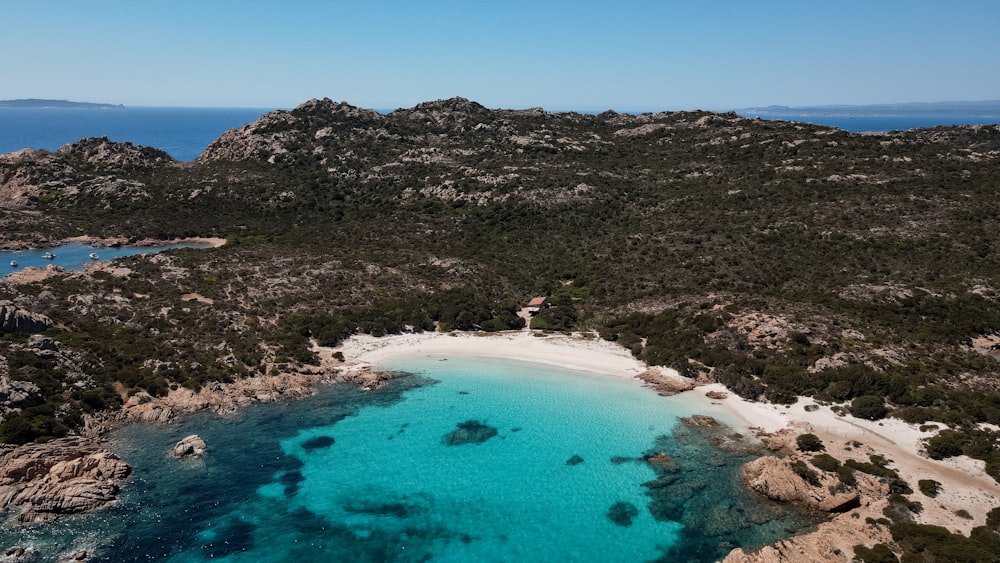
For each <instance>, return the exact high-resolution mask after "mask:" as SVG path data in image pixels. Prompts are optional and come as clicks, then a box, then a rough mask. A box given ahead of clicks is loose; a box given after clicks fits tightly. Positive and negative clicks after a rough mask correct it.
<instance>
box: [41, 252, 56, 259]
mask: <svg viewBox="0 0 1000 563" xmlns="http://www.w3.org/2000/svg"><path fill="white" fill-rule="evenodd" d="M55 257H56V255H55V254H52V253H51V252H46V253H45V254H42V258H45V259H46V260H52V259H53V258H55Z"/></svg>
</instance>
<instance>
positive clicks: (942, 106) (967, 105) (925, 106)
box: [737, 100, 1000, 117]
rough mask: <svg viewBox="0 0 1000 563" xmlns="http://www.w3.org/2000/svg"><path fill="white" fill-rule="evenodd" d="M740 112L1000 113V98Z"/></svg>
mask: <svg viewBox="0 0 1000 563" xmlns="http://www.w3.org/2000/svg"><path fill="white" fill-rule="evenodd" d="M737 113H739V114H741V115H759V116H761V117H767V116H772V115H777V116H781V115H802V116H828V117H859V116H865V117H873V116H881V117H886V116H905V115H914V114H918V115H919V114H937V115H942V114H945V115H946V114H961V115H983V116H1000V100H986V101H978V102H911V103H898V104H870V105H825V106H778V105H771V106H765V107H753V108H744V109H741V110H737Z"/></svg>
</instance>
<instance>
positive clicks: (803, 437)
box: [795, 434, 826, 452]
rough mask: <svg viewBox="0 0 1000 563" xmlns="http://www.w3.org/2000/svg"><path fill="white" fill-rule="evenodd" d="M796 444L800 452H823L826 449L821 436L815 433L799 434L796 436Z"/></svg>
mask: <svg viewBox="0 0 1000 563" xmlns="http://www.w3.org/2000/svg"><path fill="white" fill-rule="evenodd" d="M795 444H796V445H797V446H798V448H799V451H800V452H821V451H823V450H825V449H826V447H825V446H824V445H823V440H820V439H819V436H817V435H815V434H799V435H798V437H796V438H795Z"/></svg>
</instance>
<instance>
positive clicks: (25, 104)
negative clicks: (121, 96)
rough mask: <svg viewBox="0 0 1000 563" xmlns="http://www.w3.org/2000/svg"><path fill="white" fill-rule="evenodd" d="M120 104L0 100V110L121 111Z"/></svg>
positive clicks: (26, 99)
mask: <svg viewBox="0 0 1000 563" xmlns="http://www.w3.org/2000/svg"><path fill="white" fill-rule="evenodd" d="M124 107H125V106H123V105H121V104H99V103H92V102H71V101H68V100H43V99H38V98H25V99H19V100H0V108H69V109H121V108H124Z"/></svg>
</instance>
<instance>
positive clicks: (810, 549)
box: [723, 501, 892, 563]
mask: <svg viewBox="0 0 1000 563" xmlns="http://www.w3.org/2000/svg"><path fill="white" fill-rule="evenodd" d="M886 504H887V503H886V502H885V501H879V502H878V503H875V504H873V505H872V506H871V507H870V508H869V509H868V510H866V512H865V516H861V515H858V517H857V518H855V514H857V513H856V512H851V513H847V514H838V515H837V516H836V517H835V518H833V519H832V520H830V521H828V522H823V523H822V524H820V525H819V526H818V527H817V528H816V530H815V531H814V532H811V533H808V534H804V535H801V536H794V537H791V538H789V539H787V540H782V541H779V542H776V543H775V544H774V545H768V546H764V547H762V548H760V549H758V550H755V551H751V552H749V553H747V552H744V551H743V550H742V549H740V548H736V549H734V550H732V551H731V552H730V553H729V555H727V556H726V558H725V559H723V563H797V562H799V561H831V562H833V561H837V562H843V563H848V562H850V561H854V546H856V545H864V546H866V547H871V546H873V545H875V544H880V543H881V544H891V542H892V534H890V533H889V529H888V527H887V526H880V525H878V524H866V525H859V520H861V519H862V518H865V517H867V518H871V519H873V520H874V519H878V518H880V517H881V516H882V514H881V510H882V508H883V507H884V506H885V505H886Z"/></svg>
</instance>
